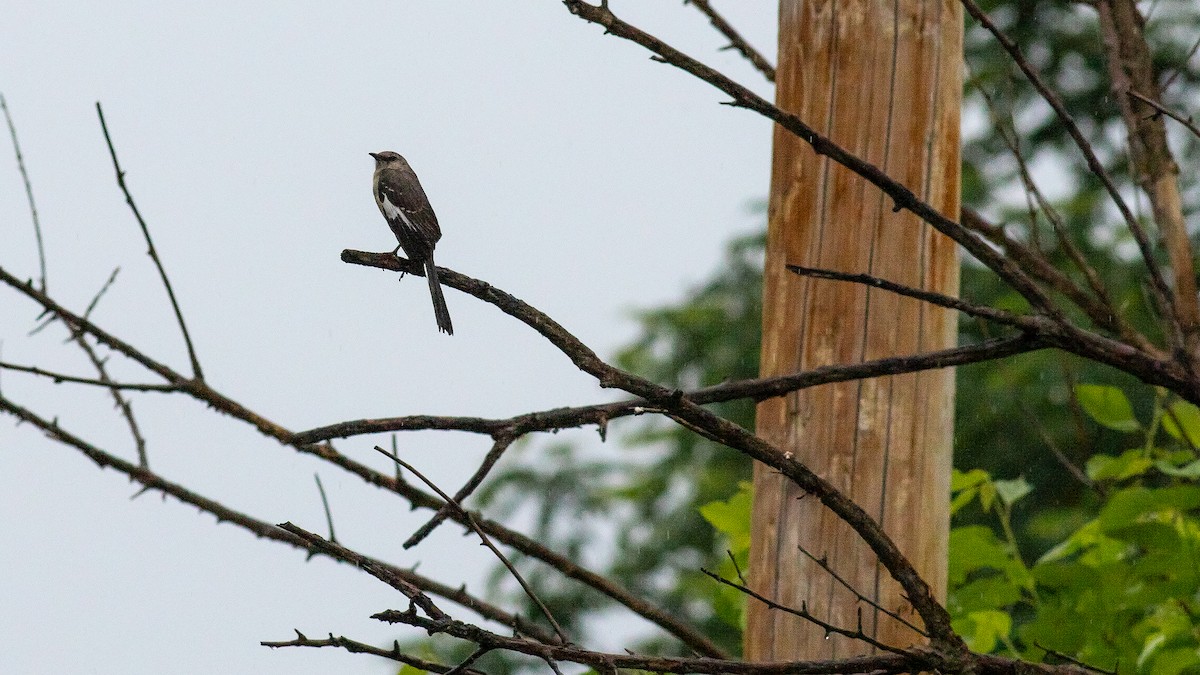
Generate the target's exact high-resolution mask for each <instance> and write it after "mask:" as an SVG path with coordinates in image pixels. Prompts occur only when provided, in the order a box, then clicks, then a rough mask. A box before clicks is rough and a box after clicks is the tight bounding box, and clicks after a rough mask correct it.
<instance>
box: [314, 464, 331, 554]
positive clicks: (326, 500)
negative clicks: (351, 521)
mask: <svg viewBox="0 0 1200 675" xmlns="http://www.w3.org/2000/svg"><path fill="white" fill-rule="evenodd" d="M313 478H314V479H315V480H316V481H317V492H320V493H321V506H322V507H324V509H325V522H326V523H328V524H329V541H332V542H333V543H335V544H336V543H337V535H336V534H334V533H333V512H332V511H330V510H329V497H328V496H327V495H326V494H325V486H324V485H322V484H321V474H319V473H314V474H313Z"/></svg>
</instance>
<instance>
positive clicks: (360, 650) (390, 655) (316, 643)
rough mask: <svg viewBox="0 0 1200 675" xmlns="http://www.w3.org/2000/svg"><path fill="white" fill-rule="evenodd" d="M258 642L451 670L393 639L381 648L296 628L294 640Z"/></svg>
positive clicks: (477, 674) (469, 673) (472, 674)
mask: <svg viewBox="0 0 1200 675" xmlns="http://www.w3.org/2000/svg"><path fill="white" fill-rule="evenodd" d="M293 630H295V629H293ZM258 644H260V645H262V646H264V647H270V648H272V649H279V648H282V647H337V648H338V649H345V650H346V651H348V652H350V653H351V654H371V655H372V656H381V657H383V658H385V659H391V660H393V661H397V662H399V663H403V664H406V665H410V666H412V667H413V668H416V669H417V670H424V671H426V672H430V673H448V672H450V670H451V668H450V666H446V665H443V664H440V663H436V662H434V661H427V660H425V659H419V658H417V657H415V656H410V655H408V654H405V653H404V652H402V651H400V643H398V642H395V641H393V642H392V648H391V649H381V648H379V647H373V646H371V645H369V644H367V643H365V642H359V641H357V640H351V639H350V638H348V637H345V636H341V635H339V636H337V637H334V636H333V633H330V634H329V637H328V638H326V639H323V640H314V639H311V638H308V637H306V636H305V635H304V633H301V632H300V631H298V630H297V631H296V639H295V640H286V641H283V642H260V643H258ZM458 672H460V673H462V675H485V674H484V673H483V672H482V671H479V670H474V669H466V670H460V671H458Z"/></svg>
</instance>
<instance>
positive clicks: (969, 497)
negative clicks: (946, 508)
mask: <svg viewBox="0 0 1200 675" xmlns="http://www.w3.org/2000/svg"><path fill="white" fill-rule="evenodd" d="M978 494H979V490H977V489H975V488H969V489H966V490H962V491H960V492H959V493H958V494H956V495H954V499H952V500H951V501H950V515H954V514H956V513H958V510H959V509H961V508H962V507H964V506H966V505H968V504H970V503H971V502H973V501H975V496H976V495H978Z"/></svg>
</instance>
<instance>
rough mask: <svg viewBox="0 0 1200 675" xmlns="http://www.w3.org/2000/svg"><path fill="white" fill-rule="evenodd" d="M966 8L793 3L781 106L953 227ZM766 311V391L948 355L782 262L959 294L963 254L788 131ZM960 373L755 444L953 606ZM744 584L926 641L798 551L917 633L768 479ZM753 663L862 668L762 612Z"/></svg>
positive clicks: (899, 1) (779, 161)
mask: <svg viewBox="0 0 1200 675" xmlns="http://www.w3.org/2000/svg"><path fill="white" fill-rule="evenodd" d="M962 30H963V19H962V10H961V7H960V5H959V3H958V2H957V1H956V0H889V1H887V2H883V1H881V0H781V2H780V10H779V65H778V74H777V77H776V87H777V89H776V102H777V104H778V105H779V107H781V108H783V109H784V110H787V111H790V112H794V113H796V114H798V115H799V116H800V117H801V118H802V119H804V121H805V122H807V123H808V124H810V125H811V126H812V127H813V128H815V129H816V130H818V131H819V132H820V133H822V134H825V135H827V136H829V137H831V138H832V140H833V141H834V142H836V143H838V144H840V145H842V146H843V147H845V148H847V149H848V150H850V151H851V152H853V153H855V154H857V155H858V156H860V157H862V158H864V159H866V160H867V161H869V162H871V163H872V164H874V165H876V166H878V167H880V168H881V169H883V170H884V171H885V172H887V173H888V174H889V175H890V176H892V177H893V178H895V179H896V180H898V181H900V182H901V183H903V184H904V185H905V186H907V187H908V188H909V189H911V190H913V191H914V192H915V193H916V194H917V195H919V196H920V197H921V198H922V199H924V200H925V201H927V202H928V203H930V204H932V205H933V206H934V207H936V208H937V209H938V210H940V211H941V212H942V213H944V214H946V215H948V216H952V217H957V214H958V209H959V107H960V103H961V95H962V58H963V56H962ZM768 217H769V229H768V237H767V259H766V283H765V289H764V303H763V305H764V306H763V350H762V364H761V373H762V375H763V376H772V375H781V374H785V373H793V372H796V371H799V370H807V369H810V368H814V367H817V366H824V365H830V364H845V363H855V362H860V361H864V360H869V359H876V358H880V357H885V356H893V355H903V354H915V353H918V352H924V351H929V350H934V349H940V348H945V347H949V346H953V345H954V344H955V342H956V340H955V338H956V317H955V316H954V315H953V313H951V312H948V311H945V310H942V309H938V308H935V307H932V306H930V305H928V304H924V303H921V302H917V301H916V300H911V299H907V298H901V297H899V296H896V295H894V294H891V293H887V292H883V291H880V290H878V289H869V288H866V287H864V286H862V285H857V284H850V283H844V282H836V281H827V280H814V279H808V278H801V277H799V276H797V275H795V274H793V273H792V272H789V271H787V270H786V269H785V267H784V266H785V265H786V264H788V263H792V264H798V265H803V266H808V267H822V268H830V269H834V270H838V271H843V272H865V273H869V274H872V275H875V276H879V277H883V278H886V279H890V280H892V281H896V282H899V283H902V284H907V285H910V286H916V287H920V288H926V289H930V290H935V291H938V292H941V293H946V294H951V295H953V294H956V293H957V291H958V257H957V251H956V248H955V245H954V244H953V243H952V242H951V241H950V240H949V239H946V238H945V237H943V236H942V235H941V234H938V233H937V232H935V231H934V230H933V229H932V228H930V227H928V226H927V225H925V224H923V223H921V222H920V221H919V220H918V219H917V218H916V217H914V216H913V215H912V214H910V213H907V212H904V213H893V212H892V202H891V200H890V199H888V198H887V197H886V196H885V195H883V194H882V193H881V192H880V191H879V190H877V189H876V188H874V187H872V186H871V185H869V184H868V183H867V182H866V181H864V180H862V179H860V178H858V177H857V176H855V175H854V174H852V173H850V172H849V171H847V170H845V169H843V168H842V167H840V166H837V165H835V164H833V163H832V162H830V161H828V160H827V159H824V158H820V157H818V156H816V155H815V154H814V153H813V152H812V150H811V148H810V147H809V146H808V145H807V144H806V143H804V142H803V141H802V140H800V139H798V138H796V137H795V136H792V135H791V134H788V133H787V132H784V131H782V130H781V129H779V128H778V127H777V128H776V130H775V138H774V163H773V167H772V173H771V199H770V207H769V216H768ZM953 409H954V375H953V372H952V371H950V370H941V371H931V372H926V373H920V374H914V375H902V376H896V377H885V378H876V379H871V380H863V381H861V382H847V383H842V384H832V385H825V386H822V387H817V388H812V389H806V390H803V391H799V392H797V393H795V394H793V395H790V396H788V397H786V398H776V399H771V400H769V401H766V402H764V403H762V404H761V405H759V407H758V430H757V431H758V434H759V435H760V436H762V437H763V438H765V439H767V440H769V441H771V442H772V443H775V444H777V445H778V446H779V447H781V448H785V449H786V450H788V451H790V452H792V453H794V454H795V456H796V457H797V458H799V459H800V460H802V461H803V462H805V463H806V464H807V465H808V466H809V467H811V468H812V469H814V470H815V471H816V472H817V473H819V474H821V475H822V476H824V477H825V478H827V479H829V480H830V481H831V482H833V483H834V484H835V485H837V486H838V487H840V488H841V489H842V490H844V491H845V492H846V494H848V495H850V496H851V497H852V498H853V499H854V500H855V501H856V502H857V503H858V504H859V505H860V506H862V507H863V508H865V509H866V510H867V511H868V512H869V513H871V514H872V515H873V516H874V517H875V518H876V520H878V521H879V522H881V523H882V524H883V526H884V527H885V529H886V530H887V531H888V533H889V534H890V535H891V536H892V537H893V538H894V539H895V540H896V541H897V543H898V545H899V546H900V548H901V550H903V551H904V553H905V555H906V556H907V557H908V558H909V559H910V560H911V561H912V562H913V563H914V564H915V565H916V568H917V570H918V571H920V572H921V573H922V574H923V575H924V576H925V578H926V580H927V581H928V582H929V583H930V585H931V586H932V587H933V589H934V590H935V592H936V593H937V594H939V595H940V597H943V598H944V596H945V589H946V555H947V552H946V549H947V537H948V530H949V480H950V466H951V465H950V460H951V440H952V433H953ZM754 489H755V496H754V514H753V533H754V534H753V537H754V538H753V542H752V544H751V549H750V570H749V572H750V574H749V577H750V583H751V585H752V586H753V587H754V589H755V590H757V591H758V592H760V593H762V594H764V595H766V596H767V597H770V598H772V599H774V600H776V601H778V602H780V603H783V604H785V605H789V606H793V607H797V608H799V607H800V606H801V605H802V604H803V605H805V606H806V607H807V608H808V610H809V611H811V612H812V613H813V614H815V615H816V616H818V617H820V618H822V619H823V620H825V621H828V622H830V623H832V624H835V625H837V626H841V627H844V628H847V629H850V630H854V629H855V628H856V627H857V626H858V625H859V617H860V614H859V613H860V612H861V625H862V628H863V630H864V632H866V633H867V634H870V635H874V636H876V637H877V638H878V639H880V640H882V641H883V642H885V643H888V644H893V645H897V646H900V647H905V646H908V645H911V644H916V643H919V642H920V636H918V635H917V634H916V633H915V632H914V631H912V630H911V629H909V628H906V627H904V626H903V625H902V624H901V623H899V622H898V621H896V620H894V619H892V618H889V617H888V616H887V615H885V614H883V613H882V612H880V611H878V610H877V609H875V608H874V607H872V606H871V605H870V604H869V603H865V602H859V601H857V600H856V598H855V596H854V595H853V594H851V593H850V592H849V591H847V590H846V589H845V588H844V587H843V586H842V585H841V584H839V583H838V582H837V581H836V580H835V579H834V578H833V577H832V576H831V575H830V574H829V573H828V572H826V571H824V570H822V569H821V568H820V566H819V565H817V564H815V563H813V562H812V561H811V560H810V559H809V558H808V557H807V556H805V555H804V553H803V552H801V550H800V547H803V548H804V549H805V550H807V551H808V552H810V553H811V554H812V555H814V556H816V557H817V558H826V559H827V560H828V565H829V566H830V567H831V568H832V569H833V570H834V571H836V572H837V574H838V575H839V576H841V577H842V578H843V579H844V580H846V581H847V582H849V583H850V584H852V585H853V586H854V587H855V588H856V589H857V590H859V591H860V592H862V593H863V594H865V595H867V596H868V597H871V598H873V599H875V601H876V602H878V603H879V605H881V606H882V607H885V608H887V609H890V610H893V611H897V612H900V613H901V614H902V615H904V617H905V618H906V619H907V620H909V621H912V622H914V623H916V624H917V625H920V621H919V619H918V618H917V617H916V616H915V614H914V613H913V612H912V611H911V608H910V607H909V606H908V605H907V604H906V603H905V601H904V599H903V597H902V594H901V592H900V588H899V586H898V585H897V584H895V583H894V582H893V581H892V580H891V578H890V577H888V576H887V573H886V571H885V570H884V569H883V568H882V567H881V566H880V565H879V564H878V562H877V560H876V559H875V557H874V555H873V554H872V553H871V551H870V550H869V549H868V548H867V547H866V546H865V545H863V544H862V542H861V541H859V539H858V538H857V537H856V536H855V534H854V533H853V532H852V531H851V530H850V528H849V527H847V526H846V525H845V524H844V523H842V522H840V521H838V520H837V519H836V518H834V517H833V515H832V514H831V513H830V512H829V511H828V510H826V509H825V508H824V507H822V506H821V504H820V503H819V502H818V501H817V500H816V499H811V498H810V499H804V498H803V497H804V495H803V493H801V492H800V491H799V490H798V489H797V488H796V487H795V486H794V485H792V484H790V483H788V482H787V481H785V480H782V479H781V478H780V476H779V475H778V474H775V473H773V472H771V471H770V470H767V469H765V468H764V467H763V466H762V465H759V466H756V467H755V476H754ZM747 612H748V615H747V622H748V625H747V631H746V657H747V658H748V659H750V660H756V661H776V660H790V659H816V658H838V657H845V656H853V655H857V654H864V653H868V652H869V651H870V649H869V648H868V647H867V646H866V645H864V644H862V643H860V642H854V641H849V640H846V639H843V638H838V637H836V636H834V637H829V636H827V635H826V634H825V632H824V631H823V630H821V629H819V628H817V627H816V626H814V625H812V624H810V623H808V622H805V621H803V620H801V619H799V618H797V617H795V616H792V615H788V614H785V613H783V612H779V611H772V610H769V609H767V608H766V607H765V606H764V605H763V604H762V603H759V602H755V601H754V600H750V601H749V604H748V608H747Z"/></svg>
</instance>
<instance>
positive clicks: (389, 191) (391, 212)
mask: <svg viewBox="0 0 1200 675" xmlns="http://www.w3.org/2000/svg"><path fill="white" fill-rule="evenodd" d="M379 178H380V180H379V184H378V187H377V188H376V189H377V190H378V195H376V196H377V198H378V200H379V209H380V210H381V211H383V215H384V217H385V218H387V219H388V222H389V223H390V224H392V226H393V227H398V228H403V229H404V230H406V231H407V232H411V233H412V234H413V236H415V237H416V238H417V239H418V240H419V241H420V242H421V243H422V244H426V245H428V246H429V248H430V250H432V249H433V245H434V244H435V243H437V240H438V239H441V238H442V230H441V228H440V227H438V221H437V215H436V214H434V212H433V207H432V206H430V205H429V198H428V197H426V196H425V190H423V189H421V182H420V181H418V180H417V175H416V174H415V173H413V172H412V171H402V170H399V169H384V170H383V172H382V173H381V174H380V176H379ZM398 236H399V235H398ZM401 243H404V244H406V243H407V242H404V241H403V240H401Z"/></svg>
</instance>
